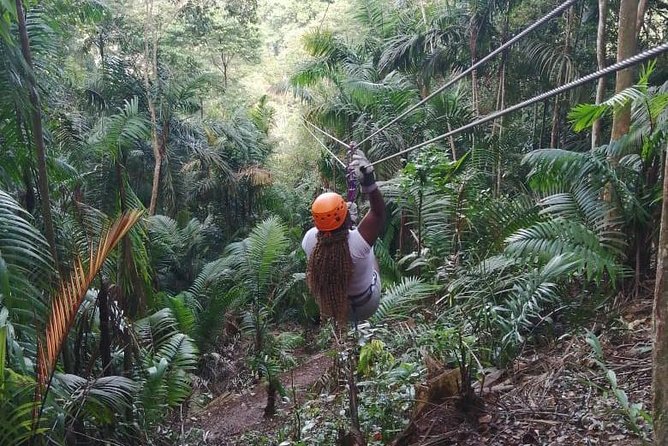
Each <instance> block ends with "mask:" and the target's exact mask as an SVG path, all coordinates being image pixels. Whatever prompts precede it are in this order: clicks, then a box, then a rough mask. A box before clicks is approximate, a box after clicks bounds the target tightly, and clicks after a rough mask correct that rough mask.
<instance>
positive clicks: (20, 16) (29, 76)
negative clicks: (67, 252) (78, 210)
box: [16, 0, 59, 268]
mask: <svg viewBox="0 0 668 446" xmlns="http://www.w3.org/2000/svg"><path fill="white" fill-rule="evenodd" d="M16 17H17V20H18V27H19V35H20V38H21V53H23V58H24V59H25V61H26V66H27V68H28V72H27V73H26V79H25V81H26V84H27V85H28V92H29V94H30V105H31V107H32V110H31V115H32V131H33V139H34V142H35V152H36V153H35V154H36V158H37V190H38V191H39V195H40V199H41V200H40V202H41V205H42V218H43V219H44V235H45V236H46V241H47V242H48V243H49V248H50V250H51V256H52V257H53V261H54V263H55V265H56V268H58V265H59V262H58V250H57V248H56V234H55V232H54V230H53V218H52V216H51V198H50V194H49V177H48V173H47V171H46V147H45V145H44V130H43V128H42V115H41V113H42V109H41V107H40V101H39V93H38V92H37V85H36V83H35V78H34V76H35V71H34V68H33V63H32V53H31V51H30V41H29V40H28V31H27V29H26V18H25V14H24V12H23V3H22V2H21V0H16Z"/></svg>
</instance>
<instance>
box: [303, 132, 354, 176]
mask: <svg viewBox="0 0 668 446" xmlns="http://www.w3.org/2000/svg"><path fill="white" fill-rule="evenodd" d="M302 125H303V126H304V128H305V129H306V131H307V132H309V133H310V134H311V136H312V137H313V139H315V140H316V141H318V142H319V143H320V145H321V146H322V148H323V149H325V150H326V151H327V153H329V155H330V156H331V157H332V158H334V159H335V160H336V161H337V162H338V163H339V164H341V166H343V168H344V169H347V167H348V166H346V163H344V162H343V161H341V160H340V159H339V157H338V156H336V155H335V154H334V152H332V151H331V150H329V147H327V146H326V145H325V143H323V142H322V141H320V138H318V137H317V136H316V135H315V133H313V132H312V131H311V129H310V128H308V127H307V126H306V124H304V123H303V122H302ZM316 128H317V127H316Z"/></svg>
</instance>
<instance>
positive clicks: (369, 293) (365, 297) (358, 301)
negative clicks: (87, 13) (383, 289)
mask: <svg viewBox="0 0 668 446" xmlns="http://www.w3.org/2000/svg"><path fill="white" fill-rule="evenodd" d="M376 286H378V273H377V272H376V271H374V272H373V279H371V285H369V287H368V288H367V289H366V290H364V291H362V292H361V293H359V294H355V295H354V296H348V300H349V301H350V306H351V307H353V310H355V309H356V308H359V307H363V306H364V305H366V304H368V303H369V301H370V300H371V297H373V292H374V291H375V288H376Z"/></svg>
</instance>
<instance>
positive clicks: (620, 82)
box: [611, 0, 638, 141]
mask: <svg viewBox="0 0 668 446" xmlns="http://www.w3.org/2000/svg"><path fill="white" fill-rule="evenodd" d="M637 18H638V0H621V1H620V4H619V26H618V38H617V62H621V61H622V60H624V59H627V58H629V57H631V56H634V55H635V54H636V21H637ZM633 76H634V70H633V68H627V69H625V70H621V71H618V72H617V78H616V82H615V93H619V92H620V91H622V90H624V89H626V88H628V87H630V86H632V85H633ZM630 126H631V104H628V105H626V106H625V107H623V108H621V109H619V110H617V111H615V113H614V115H613V117H612V137H611V140H612V141H616V140H618V139H619V138H621V137H622V136H624V135H626V134H627V133H628V131H629V127H630Z"/></svg>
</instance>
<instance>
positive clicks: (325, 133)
mask: <svg viewBox="0 0 668 446" xmlns="http://www.w3.org/2000/svg"><path fill="white" fill-rule="evenodd" d="M304 122H305V123H307V124H308V125H310V126H311V127H313V128H314V129H316V130H317V131H319V132H320V133H322V134H323V135H325V136H327V137H328V138H330V139H332V140H334V141H336V142H338V143H339V144H341V145H342V146H343V147H345V148H346V149H350V144H346V143H345V142H343V141H341V140H340V139H338V138H337V137H336V136H334V135H330V134H329V133H327V132H326V131H324V130H323V129H321V128H320V127H318V126H317V125H315V124H312V123H310V122H309V121H307V120H306V119H304Z"/></svg>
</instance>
